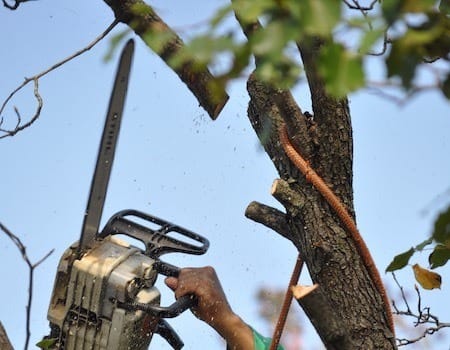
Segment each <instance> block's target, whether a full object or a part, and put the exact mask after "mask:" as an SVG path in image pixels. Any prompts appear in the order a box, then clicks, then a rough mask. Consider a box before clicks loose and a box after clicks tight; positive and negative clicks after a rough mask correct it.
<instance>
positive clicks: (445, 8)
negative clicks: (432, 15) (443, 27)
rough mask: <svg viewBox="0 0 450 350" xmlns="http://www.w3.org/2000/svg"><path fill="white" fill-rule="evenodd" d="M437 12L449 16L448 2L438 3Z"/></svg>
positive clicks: (449, 6)
mask: <svg viewBox="0 0 450 350" xmlns="http://www.w3.org/2000/svg"><path fill="white" fill-rule="evenodd" d="M439 11H441V13H442V14H444V15H450V0H441V1H440V3H439Z"/></svg>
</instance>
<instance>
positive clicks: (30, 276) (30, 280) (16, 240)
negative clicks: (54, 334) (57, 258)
mask: <svg viewBox="0 0 450 350" xmlns="http://www.w3.org/2000/svg"><path fill="white" fill-rule="evenodd" d="M0 230H2V231H3V232H4V233H5V234H6V236H8V237H9V238H10V239H11V241H13V242H14V244H15V245H16V247H17V249H18V250H19V252H20V254H21V255H22V259H23V260H24V261H25V263H26V264H27V266H28V300H27V306H26V338H25V346H24V349H25V350H26V349H28V345H29V342H30V337H31V304H32V301H33V278H34V270H35V269H36V268H37V267H38V266H39V265H40V264H42V263H43V262H44V261H45V260H46V259H47V258H48V257H49V256H50V255H51V254H52V253H53V251H54V249H52V250H50V251H49V252H48V253H47V254H45V256H44V257H42V258H41V259H39V260H38V261H37V262H35V263H32V262H31V260H30V258H29V256H28V253H27V248H26V247H25V245H24V244H23V243H22V241H21V240H20V238H19V237H18V236H16V235H15V234H13V233H12V232H11V231H10V230H9V229H8V228H7V227H6V226H5V225H3V224H2V223H1V222H0Z"/></svg>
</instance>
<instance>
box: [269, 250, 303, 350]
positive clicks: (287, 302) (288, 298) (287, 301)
mask: <svg viewBox="0 0 450 350" xmlns="http://www.w3.org/2000/svg"><path fill="white" fill-rule="evenodd" d="M302 267H303V261H302V259H301V257H300V255H298V257H297V261H296V263H295V267H294V271H293V272H292V276H291V279H290V281H289V286H288V289H287V291H286V294H285V296H284V300H283V306H282V307H281V311H280V316H278V321H277V325H276V326H275V330H274V332H273V337H272V342H271V343H270V350H275V349H276V348H277V347H278V344H279V343H280V338H281V334H282V333H283V328H284V325H285V324H286V319H287V315H288V313H289V307H290V306H291V302H292V287H293V286H295V285H296V284H297V282H298V279H299V277H300V272H301V271H302Z"/></svg>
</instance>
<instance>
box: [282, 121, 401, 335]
mask: <svg viewBox="0 0 450 350" xmlns="http://www.w3.org/2000/svg"><path fill="white" fill-rule="evenodd" d="M280 141H281V145H282V146H283V149H284V151H285V152H286V154H287V156H288V157H289V159H290V160H291V161H292V163H294V165H295V166H296V167H297V168H298V169H299V170H300V171H301V173H302V174H303V175H304V176H305V178H306V180H307V181H308V182H310V183H311V184H312V185H313V186H314V187H315V188H316V189H317V190H318V191H319V192H320V193H321V194H322V196H323V197H324V198H325V199H326V201H327V202H328V204H329V205H330V206H331V207H332V208H333V210H334V211H335V212H336V214H337V215H338V217H339V218H340V219H341V221H342V223H343V224H344V226H345V228H346V229H347V232H348V233H349V234H350V236H351V238H352V240H353V242H354V243H355V246H356V248H357V250H358V253H359V255H360V256H361V258H362V260H363V262H364V265H365V266H366V268H367V271H368V272H369V276H370V278H371V279H372V281H373V283H374V284H375V287H376V288H377V290H378V292H379V293H380V294H381V297H382V299H383V302H384V304H385V305H384V306H385V311H386V315H387V318H388V319H387V321H388V324H389V328H390V329H391V331H392V333H394V321H393V318H392V312H391V308H390V302H389V298H388V296H387V293H386V289H385V288H384V285H383V282H382V281H381V276H380V273H379V272H378V270H377V268H376V266H375V263H374V261H373V258H372V256H371V255H370V252H369V248H367V245H366V243H365V242H364V240H363V239H362V237H361V234H360V233H359V231H358V228H357V227H356V223H355V221H354V220H353V218H352V217H351V216H350V214H349V213H348V211H347V209H346V208H345V207H344V205H343V204H342V203H341V201H340V200H339V198H338V197H337V196H336V195H335V194H334V193H333V191H332V190H331V189H330V188H329V187H328V185H327V184H326V183H325V181H323V179H322V178H321V177H320V176H319V175H318V174H317V173H316V172H315V171H314V169H312V168H311V167H310V166H309V164H308V162H307V161H306V160H305V159H304V158H303V157H302V156H301V155H300V154H299V153H298V152H297V150H296V149H295V148H294V146H293V145H292V144H291V142H290V140H289V136H288V134H287V130H286V125H283V126H282V127H281V128H280Z"/></svg>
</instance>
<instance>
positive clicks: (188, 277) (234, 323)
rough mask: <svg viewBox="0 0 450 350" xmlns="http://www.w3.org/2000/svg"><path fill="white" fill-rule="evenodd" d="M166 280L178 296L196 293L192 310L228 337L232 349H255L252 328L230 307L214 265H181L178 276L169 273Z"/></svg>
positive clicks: (223, 335) (229, 346) (226, 338)
mask: <svg viewBox="0 0 450 350" xmlns="http://www.w3.org/2000/svg"><path fill="white" fill-rule="evenodd" d="M165 282H166V284H167V286H168V287H169V288H171V289H172V290H173V291H174V292H175V297H176V298H177V299H178V298H180V297H182V296H184V295H188V294H193V295H195V296H196V297H197V305H196V306H195V307H193V308H192V312H193V313H194V315H196V316H197V317H198V318H199V319H201V320H203V321H205V322H206V323H208V324H209V325H210V326H211V327H213V328H214V329H215V330H216V331H217V332H218V333H219V334H220V335H221V336H222V337H223V338H224V339H225V340H226V342H227V344H228V348H229V349H231V350H248V349H253V345H254V342H253V331H252V329H251V328H250V327H249V326H248V325H247V324H246V323H245V322H244V321H242V319H241V318H240V317H239V316H238V315H236V314H235V313H234V312H233V310H232V309H231V307H230V304H229V303H228V301H227V298H226V296H225V293H224V291H223V288H222V285H221V284H220V281H219V278H218V277H217V274H216V271H215V270H214V269H213V268H212V267H210V266H208V267H201V268H185V269H181V270H180V273H179V275H178V277H177V278H175V277H167V278H166V281H165Z"/></svg>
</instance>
